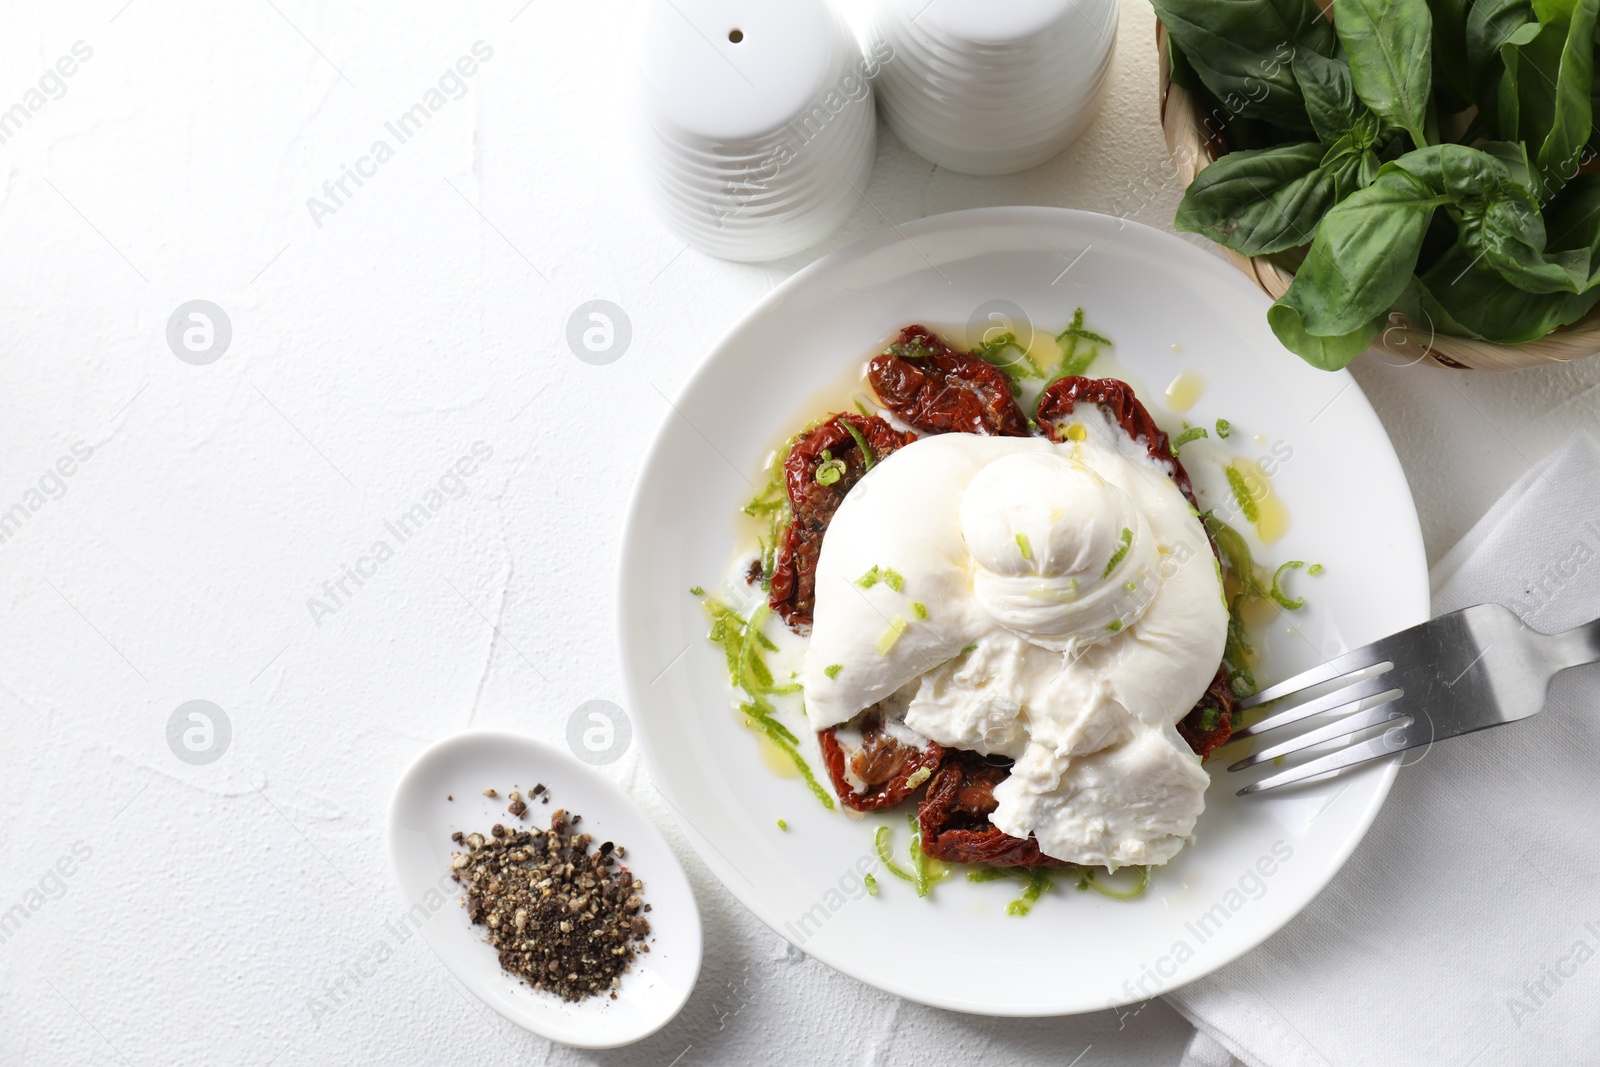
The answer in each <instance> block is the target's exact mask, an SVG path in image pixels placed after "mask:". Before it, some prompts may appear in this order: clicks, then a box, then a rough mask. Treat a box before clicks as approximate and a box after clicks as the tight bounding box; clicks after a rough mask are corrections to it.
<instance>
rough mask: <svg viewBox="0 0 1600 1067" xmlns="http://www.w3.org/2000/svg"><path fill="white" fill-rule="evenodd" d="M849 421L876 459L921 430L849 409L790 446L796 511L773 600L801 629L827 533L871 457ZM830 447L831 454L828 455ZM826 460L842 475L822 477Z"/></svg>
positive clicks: (788, 480) (789, 476) (789, 484)
mask: <svg viewBox="0 0 1600 1067" xmlns="http://www.w3.org/2000/svg"><path fill="white" fill-rule="evenodd" d="M847 424H848V426H851V427H854V428H855V430H856V433H859V434H860V435H861V437H862V439H863V440H865V441H866V442H867V447H868V448H870V449H871V450H872V456H871V462H873V463H876V462H878V461H879V460H881V459H883V458H884V457H885V456H887V455H889V454H890V453H891V452H895V451H897V450H898V449H901V448H904V447H905V446H906V445H908V444H910V443H911V442H912V441H915V440H916V439H917V435H916V434H912V433H901V432H900V431H898V430H896V429H895V428H894V427H892V426H890V425H889V424H888V423H887V422H884V421H883V420H882V419H880V418H877V417H876V416H872V417H868V416H865V415H850V414H845V415H835V416H834V417H833V418H831V419H829V420H828V421H827V422H824V423H822V424H821V425H820V426H817V427H814V428H813V429H811V430H808V431H806V432H805V433H803V434H801V435H800V436H799V437H798V438H796V439H795V441H794V443H793V444H792V445H791V446H790V447H789V458H788V459H787V460H786V461H785V462H784V465H783V477H784V485H785V488H786V489H787V491H788V495H789V509H790V512H791V516H790V520H789V526H788V528H787V529H786V530H785V531H784V534H783V543H782V544H781V545H779V546H778V551H777V553H776V555H775V556H774V558H773V564H772V586H771V589H770V591H769V596H768V602H769V603H770V604H771V605H772V610H773V611H776V612H777V613H778V614H779V615H780V616H782V617H783V621H784V622H786V623H788V624H789V625H790V627H792V628H793V629H795V630H801V629H803V628H804V627H806V626H809V625H811V610H812V608H813V607H815V605H816V582H817V557H818V556H819V555H820V554H821V552H822V535H823V534H824V533H826V532H827V529H828V523H829V522H831V521H832V520H833V513H834V512H835V511H838V510H839V505H840V504H841V503H842V502H843V501H844V495H845V494H846V493H848V492H849V491H850V488H851V487H852V486H854V485H855V484H856V483H857V482H859V481H860V480H861V476H862V475H863V474H865V473H866V472H867V465H868V457H865V456H863V455H862V454H861V449H860V447H859V446H858V445H857V444H856V439H855V437H854V436H853V435H852V434H851V433H850V430H849V429H847V428H846V426H847ZM824 452H826V453H827V454H828V458H827V459H823V456H822V454H823V453H824ZM825 464H831V465H832V466H831V467H830V472H831V473H832V474H834V475H837V477H834V478H832V479H831V480H829V481H828V482H827V483H826V484H824V483H823V482H819V481H817V472H818V470H819V469H820V468H821V467H823V466H824V465H825ZM825 477H826V476H825Z"/></svg>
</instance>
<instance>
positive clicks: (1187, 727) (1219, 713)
mask: <svg viewBox="0 0 1600 1067" xmlns="http://www.w3.org/2000/svg"><path fill="white" fill-rule="evenodd" d="M1178 733H1179V735H1181V736H1182V737H1183V739H1184V740H1185V741H1187V742H1189V747H1190V748H1192V749H1194V750H1195V752H1196V753H1198V754H1199V756H1200V761H1201V762H1202V763H1204V762H1205V761H1206V760H1208V759H1210V758H1211V753H1212V750H1214V749H1217V748H1221V747H1222V746H1223V745H1225V744H1227V743H1228V738H1230V737H1232V736H1233V689H1232V688H1231V687H1230V686H1229V684H1228V668H1227V666H1226V665H1224V666H1223V667H1222V668H1221V669H1220V670H1218V671H1217V676H1216V677H1215V678H1213V679H1212V680H1211V688H1209V689H1207V690H1206V695H1205V696H1203V697H1201V698H1200V703H1198V704H1196V705H1195V706H1194V710H1193V711H1191V712H1189V714H1187V715H1185V716H1184V717H1183V721H1182V722H1180V723H1178Z"/></svg>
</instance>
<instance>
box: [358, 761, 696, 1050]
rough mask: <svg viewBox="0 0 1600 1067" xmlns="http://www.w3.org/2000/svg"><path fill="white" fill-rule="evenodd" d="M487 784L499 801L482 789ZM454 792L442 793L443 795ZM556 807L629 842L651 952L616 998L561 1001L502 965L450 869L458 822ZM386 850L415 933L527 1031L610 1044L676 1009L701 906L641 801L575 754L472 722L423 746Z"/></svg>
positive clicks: (510, 821) (689, 980)
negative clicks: (518, 797)
mask: <svg viewBox="0 0 1600 1067" xmlns="http://www.w3.org/2000/svg"><path fill="white" fill-rule="evenodd" d="M540 784H542V785H543V786H544V787H545V788H546V790H548V792H549V794H550V803H549V804H541V803H533V804H531V805H529V808H528V813H527V817H526V819H525V820H518V819H517V818H516V817H515V816H512V815H510V814H507V812H506V805H507V801H506V794H507V793H508V792H510V791H511V790H513V789H520V790H522V791H523V792H524V793H527V792H528V791H529V790H531V789H533V787H534V786H535V785H540ZM490 788H492V789H495V790H496V791H498V793H499V794H500V795H499V796H498V797H496V798H493V799H491V798H489V797H486V796H484V795H483V791H484V790H485V789H490ZM452 797H453V798H454V799H450V798H452ZM557 808H565V809H567V810H568V811H569V812H572V813H574V814H577V815H581V816H583V822H582V823H581V824H580V826H579V828H580V829H581V830H583V831H585V832H587V833H590V834H593V835H594V840H595V842H596V844H597V845H598V844H599V843H600V842H603V841H614V842H616V843H617V844H619V845H622V846H623V847H625V848H626V849H627V853H628V854H627V865H628V867H629V868H630V869H631V870H632V871H633V872H634V873H635V874H636V875H637V876H638V877H639V878H641V879H643V881H644V884H645V889H644V898H645V901H646V902H647V903H649V904H650V906H651V911H650V914H649V919H650V930H651V936H650V940H649V942H648V944H649V946H650V951H649V952H648V953H643V954H641V955H640V956H639V958H638V959H637V960H636V961H635V962H634V965H633V967H632V968H631V969H630V970H629V971H628V973H627V974H625V975H623V977H622V988H621V990H620V991H619V992H618V995H617V999H615V1000H611V999H610V998H608V997H595V998H592V999H590V1000H586V1001H581V1002H578V1003H567V1002H566V1001H563V1000H561V999H560V998H559V997H556V996H554V995H552V994H549V993H544V992H540V991H535V990H534V989H532V988H531V987H529V986H528V985H527V984H526V983H524V982H523V981H522V980H521V979H519V978H516V977H513V976H512V975H510V974H508V973H506V972H505V971H504V970H502V969H501V967H500V963H499V960H498V959H496V957H495V951H494V949H493V948H492V947H490V945H489V943H488V942H487V941H486V940H485V938H484V931H483V930H482V929H481V928H477V927H474V926H472V925H471V923H469V922H468V920H467V913H466V909H465V908H463V907H461V906H460V904H459V897H460V887H459V886H458V885H457V884H456V883H455V882H454V881H453V880H452V879H451V877H450V855H451V853H452V852H456V851H459V850H460V846H458V845H456V844H454V843H453V842H452V841H451V840H450V835H451V834H452V833H454V832H455V831H457V830H461V831H463V832H465V833H471V832H473V831H474V830H476V831H478V832H479V833H482V834H484V835H486V836H487V834H488V833H489V828H490V827H492V826H493V825H494V824H495V823H497V822H498V823H504V824H506V825H507V826H508V827H509V826H518V827H520V828H538V829H545V828H547V827H548V826H549V825H550V814H551V813H552V812H554V811H555V810H556V809H557ZM389 855H390V859H391V861H392V862H393V865H394V873H395V878H396V879H398V881H399V883H400V892H401V894H402V896H403V897H404V898H405V901H406V903H407V904H408V905H411V906H412V908H411V913H410V914H412V915H417V916H422V915H423V913H426V916H425V917H420V918H418V919H410V918H408V920H407V921H408V922H410V923H412V925H413V926H415V925H416V924H417V923H418V922H420V930H421V933H422V937H423V940H425V941H426V942H427V943H428V947H430V948H432V949H433V951H434V952H435V953H437V954H438V956H439V958H440V959H441V960H442V961H444V965H445V966H446V967H448V968H449V969H450V972H451V973H452V974H454V975H455V976H456V977H457V978H459V979H460V980H461V983H462V984H463V985H465V986H466V987H467V988H468V989H469V990H471V991H472V993H473V995H475V996H476V997H477V998H478V999H479V1000H482V1001H483V1002H484V1003H485V1004H487V1005H489V1007H491V1008H493V1009H494V1010H495V1011H497V1012H499V1013H500V1014H501V1015H503V1016H505V1017H506V1018H507V1019H510V1020H511V1021H512V1022H514V1023H516V1024H517V1025H518V1026H520V1027H522V1028H523V1029H525V1030H528V1031H531V1032H533V1033H535V1034H538V1035H539V1036H540V1037H545V1038H549V1039H550V1040H551V1041H556V1042H560V1043H561V1044H563V1045H572V1046H574V1047H577V1048H616V1047H618V1046H620V1045H627V1044H631V1043H633V1042H635V1041H638V1040H640V1039H642V1038H645V1037H648V1036H649V1035H651V1034H653V1033H655V1032H656V1031H657V1030H659V1029H661V1027H663V1026H665V1025H666V1024H667V1023H668V1022H669V1021H671V1019H672V1018H673V1016H675V1015H677V1014H678V1011H679V1009H681V1008H682V1007H683V1004H684V1002H685V1001H686V1000H688V999H689V993H690V991H692V990H693V989H694V983H695V979H696V978H697V977H698V976H699V973H700V947H701V946H700V911H699V908H698V907H697V906H696V904H695V899H694V891H693V890H692V889H690V887H689V879H688V877H687V876H686V875H685V874H684V871H683V866H682V864H680V863H679V862H678V857H677V856H675V855H674V854H673V852H672V849H671V847H670V846H669V845H668V844H667V842H666V839H665V838H663V837H662V836H661V833H660V831H658V830H657V829H656V828H655V826H654V824H652V823H651V822H650V820H649V818H648V817H646V815H645V814H644V812H643V811H642V810H640V808H639V806H638V805H637V804H635V803H634V802H633V800H632V799H630V798H629V797H628V795H627V794H625V793H624V792H622V790H620V789H618V788H617V787H616V786H615V785H613V784H612V783H611V782H610V781H609V780H607V779H606V778H604V777H602V776H601V775H599V774H597V773H596V772H595V771H593V770H590V769H589V768H588V767H586V766H584V765H583V764H581V763H579V762H578V761H577V760H575V759H573V758H572V757H571V756H568V755H566V754H565V753H563V752H560V751H558V750H556V749H554V748H552V747H550V746H549V745H545V744H542V743H540V742H538V741H535V740H533V739H531V738H527V737H522V736H520V735H518V734H512V733H504V732H500V731H491V730H474V731H470V732H467V733H461V734H456V735H454V736H452V737H447V738H445V739H444V740H442V741H439V742H436V743H435V744H434V745H432V746H431V747H429V748H428V749H427V750H426V751H425V752H423V753H422V755H420V756H418V757H417V759H416V761H415V762H414V763H412V764H411V766H410V767H409V768H407V769H406V772H405V774H403V775H401V777H400V782H399V784H398V785H396V786H395V791H394V798H393V800H392V801H391V802H390V806H389Z"/></svg>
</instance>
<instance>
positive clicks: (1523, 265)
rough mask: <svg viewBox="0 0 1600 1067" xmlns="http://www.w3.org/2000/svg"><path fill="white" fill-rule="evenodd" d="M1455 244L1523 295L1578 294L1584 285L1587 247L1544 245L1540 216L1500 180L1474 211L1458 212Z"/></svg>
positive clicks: (1519, 191)
mask: <svg viewBox="0 0 1600 1067" xmlns="http://www.w3.org/2000/svg"><path fill="white" fill-rule="evenodd" d="M1460 244H1461V247H1462V248H1463V249H1464V250H1465V251H1467V252H1469V253H1472V254H1474V255H1481V256H1482V257H1483V261H1484V263H1486V264H1488V265H1489V266H1490V267H1492V268H1493V269H1494V270H1496V271H1498V272H1499V274H1500V276H1501V277H1502V278H1504V279H1505V280H1506V281H1507V282H1509V283H1510V284H1512V285H1514V286H1516V287H1517V288H1518V289H1521V290H1523V291H1524V292H1528V293H1580V292H1582V291H1583V290H1585V289H1587V288H1589V269H1590V268H1589V251H1588V249H1573V250H1571V251H1566V252H1550V251H1546V249H1545V227H1544V219H1543V218H1542V217H1541V216H1540V215H1539V204H1538V202H1537V201H1536V200H1534V198H1533V195H1532V194H1531V193H1529V192H1528V191H1527V190H1526V189H1524V188H1523V187H1522V186H1520V185H1516V184H1514V183H1512V182H1506V183H1504V184H1503V185H1501V187H1500V190H1499V192H1498V195H1496V196H1495V197H1493V198H1492V199H1491V200H1489V201H1488V202H1487V203H1485V204H1484V205H1483V206H1482V208H1481V209H1480V210H1477V211H1474V212H1471V213H1469V214H1464V215H1463V218H1462V220H1461V241H1460Z"/></svg>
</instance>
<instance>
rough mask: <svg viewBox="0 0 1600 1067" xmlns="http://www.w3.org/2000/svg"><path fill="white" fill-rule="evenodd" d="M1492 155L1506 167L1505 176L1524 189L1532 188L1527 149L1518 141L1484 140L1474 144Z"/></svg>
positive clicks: (1531, 169)
mask: <svg viewBox="0 0 1600 1067" xmlns="http://www.w3.org/2000/svg"><path fill="white" fill-rule="evenodd" d="M1473 147H1475V148H1476V149H1477V150H1478V151H1480V152H1483V153H1486V154H1488V155H1491V156H1493V157H1494V158H1495V159H1497V160H1499V161H1500V164H1501V165H1502V166H1503V167H1505V168H1506V177H1507V178H1509V179H1510V180H1511V181H1514V182H1516V183H1517V184H1518V185H1520V186H1522V187H1523V188H1524V189H1532V188H1533V168H1532V167H1530V166H1529V165H1528V149H1527V147H1526V146H1524V145H1523V144H1522V143H1521V142H1520V141H1484V142H1482V143H1480V144H1477V145H1474V146H1473Z"/></svg>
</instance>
